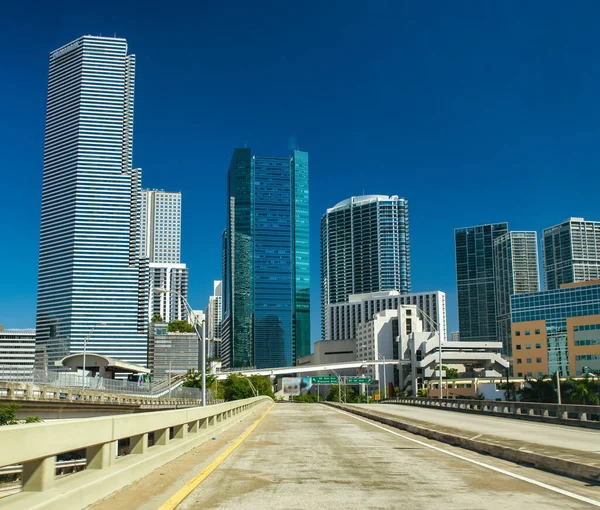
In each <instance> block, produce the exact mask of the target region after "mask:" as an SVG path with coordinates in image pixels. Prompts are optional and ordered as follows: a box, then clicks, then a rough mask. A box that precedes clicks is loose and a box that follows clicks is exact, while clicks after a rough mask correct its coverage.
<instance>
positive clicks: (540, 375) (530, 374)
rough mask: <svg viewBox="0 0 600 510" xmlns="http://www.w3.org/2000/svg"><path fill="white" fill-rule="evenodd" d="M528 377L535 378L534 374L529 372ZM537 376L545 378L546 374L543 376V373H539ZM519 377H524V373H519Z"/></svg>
mask: <svg viewBox="0 0 600 510" xmlns="http://www.w3.org/2000/svg"><path fill="white" fill-rule="evenodd" d="M527 375H528V376H529V377H533V372H527ZM537 376H538V377H543V376H544V374H543V373H542V372H538V373H537ZM517 377H523V372H517Z"/></svg>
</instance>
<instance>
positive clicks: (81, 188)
mask: <svg viewBox="0 0 600 510" xmlns="http://www.w3.org/2000/svg"><path fill="white" fill-rule="evenodd" d="M134 71H135V56H134V55H128V53H127V42H126V41H125V40H124V39H117V38H112V37H111V38H109V37H95V36H83V37H80V38H79V39H77V40H75V41H73V42H71V43H69V44H67V45H65V46H63V47H61V48H59V49H57V50H56V51H54V52H52V53H51V54H50V73H49V82H48V106H47V115H46V138H45V148H44V179H43V188H42V215H41V233H40V257H39V276H38V304H37V327H36V334H37V338H36V341H37V343H38V345H39V346H40V348H41V349H42V350H43V351H45V359H46V362H47V363H48V364H52V362H53V361H55V360H58V359H60V358H62V357H63V356H66V355H68V354H72V353H74V352H81V351H82V350H83V341H84V338H85V337H86V336H88V335H89V333H90V331H91V330H92V328H93V327H94V326H95V325H97V324H98V323H106V325H104V326H98V327H96V329H95V331H94V333H93V335H92V336H91V337H90V338H89V341H88V345H87V351H88V352H94V353H98V354H102V355H108V356H112V357H115V358H120V359H122V360H125V361H129V362H133V363H139V364H145V363H146V356H147V354H146V351H147V338H146V335H147V322H146V306H147V300H148V296H147V292H148V273H147V270H148V268H147V263H146V262H145V261H142V262H140V259H139V251H140V240H139V237H140V232H139V216H140V202H141V197H140V193H141V189H140V181H141V173H140V171H139V170H135V169H133V168H132V138H133V94H134Z"/></svg>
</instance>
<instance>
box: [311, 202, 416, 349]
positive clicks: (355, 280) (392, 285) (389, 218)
mask: <svg viewBox="0 0 600 510" xmlns="http://www.w3.org/2000/svg"><path fill="white" fill-rule="evenodd" d="M384 290H397V291H399V292H400V293H401V294H406V293H408V292H410V249H409V233H408V201H407V200H405V199H404V198H398V197H397V196H395V195H394V196H391V197H388V196H386V195H364V196H361V197H351V198H348V199H346V200H343V201H342V202H340V203H338V204H337V205H335V206H334V207H332V208H331V209H327V211H326V213H325V214H324V215H323V217H322V218H321V334H322V335H323V338H326V324H325V323H326V319H327V317H326V315H327V309H328V307H329V305H331V304H335V303H345V302H347V301H348V297H349V296H350V295H351V294H363V293H367V292H378V291H384Z"/></svg>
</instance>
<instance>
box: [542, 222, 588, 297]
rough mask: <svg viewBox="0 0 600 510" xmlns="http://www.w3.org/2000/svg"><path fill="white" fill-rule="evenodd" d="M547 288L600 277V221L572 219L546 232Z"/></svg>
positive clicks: (544, 234)
mask: <svg viewBox="0 0 600 510" xmlns="http://www.w3.org/2000/svg"><path fill="white" fill-rule="evenodd" d="M543 250H544V277H545V280H546V288H547V289H548V290H554V289H558V288H560V286H561V285H562V284H563V283H577V282H585V281H589V280H597V279H599V278H600V221H586V220H584V219H583V218H569V219H567V220H565V221H563V222H562V223H561V224H559V225H555V226H554V227H550V228H547V229H545V230H544V232H543Z"/></svg>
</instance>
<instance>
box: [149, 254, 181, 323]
mask: <svg viewBox="0 0 600 510" xmlns="http://www.w3.org/2000/svg"><path fill="white" fill-rule="evenodd" d="M149 265H150V292H149V301H148V303H149V304H148V317H149V320H152V317H154V315H155V314H158V315H160V317H161V319H162V320H163V321H165V322H172V321H185V320H187V317H188V311H187V308H186V306H185V303H184V301H183V299H181V296H183V297H184V298H186V299H187V295H188V269H187V267H186V265H185V264H174V263H167V264H160V263H153V262H151V263H150V264H149ZM154 289H164V290H167V291H169V292H154Z"/></svg>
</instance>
